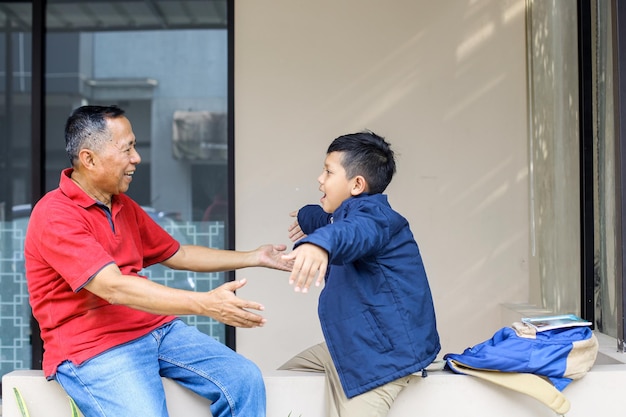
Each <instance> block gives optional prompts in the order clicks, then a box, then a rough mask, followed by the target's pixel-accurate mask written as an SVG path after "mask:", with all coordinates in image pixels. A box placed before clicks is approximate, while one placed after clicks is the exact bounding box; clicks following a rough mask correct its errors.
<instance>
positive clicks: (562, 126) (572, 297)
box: [527, 1, 581, 314]
mask: <svg viewBox="0 0 626 417" xmlns="http://www.w3.org/2000/svg"><path fill="white" fill-rule="evenodd" d="M528 4H529V7H528V10H527V13H528V19H527V22H528V27H527V31H528V33H527V36H528V73H529V95H528V97H529V123H530V126H529V128H530V129H529V131H530V138H529V149H530V152H529V164H530V165H529V168H530V172H529V174H530V175H529V178H530V184H529V185H530V223H531V224H530V228H531V248H530V249H531V258H530V259H531V266H532V268H531V282H533V283H534V284H535V286H536V287H537V288H538V289H537V290H536V291H535V292H534V293H535V294H537V295H536V297H537V299H535V300H531V301H533V302H534V303H536V304H537V305H539V307H541V308H544V309H548V310H551V311H553V312H555V313H575V314H580V276H581V270H580V261H579V260H580V239H581V237H580V181H579V178H580V175H579V132H578V129H579V126H578V113H579V110H578V108H579V102H578V44H577V42H578V41H577V39H578V35H577V10H576V7H577V5H576V2H562V3H561V2H559V3H556V2H543V1H530V2H528Z"/></svg>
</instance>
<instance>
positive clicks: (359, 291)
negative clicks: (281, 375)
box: [280, 131, 440, 417]
mask: <svg viewBox="0 0 626 417" xmlns="http://www.w3.org/2000/svg"><path fill="white" fill-rule="evenodd" d="M395 171H396V166H395V161H394V153H393V151H392V150H391V149H390V146H389V144H388V143H387V142H386V141H385V140H384V139H383V138H381V137H380V136H378V135H376V134H374V133H372V132H370V131H365V132H360V133H355V134H348V135H344V136H340V137H338V138H337V139H335V140H334V141H333V142H332V143H331V145H330V146H329V148H328V151H327V155H326V160H325V163H324V169H323V172H322V174H321V175H320V176H319V178H318V181H319V183H320V191H322V193H324V195H323V196H322V198H321V200H320V202H321V207H320V206H318V205H308V206H305V207H303V208H301V209H300V210H299V211H298V212H297V214H296V213H292V215H294V216H296V215H297V221H296V222H295V223H294V224H293V225H292V226H291V227H290V239H291V240H292V241H294V242H296V243H295V245H294V246H295V248H294V250H293V252H291V253H290V254H288V255H285V256H284V258H285V259H289V260H294V266H293V270H292V273H291V275H290V277H289V282H290V284H295V291H302V292H307V291H308V289H309V287H310V285H311V284H312V282H313V280H315V276H316V275H317V279H316V280H315V281H316V282H315V284H316V285H320V283H321V280H322V278H325V285H324V289H323V290H322V292H321V294H320V298H319V307H318V314H319V318H320V322H321V325H322V331H323V333H324V339H325V343H321V344H319V345H316V346H313V347H311V348H310V349H307V350H305V351H304V352H301V353H300V354H298V355H296V356H295V357H294V358H292V359H291V360H289V361H288V362H287V363H285V364H284V365H283V366H281V367H280V369H290V370H308V371H320V372H325V373H326V381H327V384H326V385H327V392H328V402H329V404H328V406H329V410H328V414H327V415H328V416H331V417H369V416H372V417H374V416H375V417H383V416H386V415H387V413H388V411H389V408H390V406H391V403H392V402H393V401H394V399H395V398H396V396H397V395H398V393H399V392H400V391H401V390H402V389H403V388H404V387H405V386H406V385H407V384H408V383H409V381H410V380H411V379H412V378H416V376H415V375H413V374H414V373H416V372H419V371H422V370H424V369H425V368H426V366H428V365H429V364H430V363H431V362H432V361H433V360H434V359H435V358H436V356H437V354H438V352H439V350H440V343H439V335H438V333H437V328H436V321H435V311H434V306H433V300H432V295H431V292H430V287H429V284H428V280H427V278H426V272H425V270H424V265H423V263H422V259H421V256H420V252H419V249H418V246H417V243H416V242H415V239H414V238H413V234H412V232H411V230H410V228H409V224H408V222H407V220H406V219H405V218H404V217H402V216H401V215H400V214H398V213H397V212H395V211H394V210H393V209H392V208H391V207H390V205H389V203H388V201H387V196H386V195H383V194H382V192H383V191H384V190H385V189H386V188H387V185H388V184H389V183H390V182H391V178H392V177H393V175H394V173H395Z"/></svg>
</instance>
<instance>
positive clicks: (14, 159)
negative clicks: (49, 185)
mask: <svg viewBox="0 0 626 417" xmlns="http://www.w3.org/2000/svg"><path fill="white" fill-rule="evenodd" d="M31 26H32V25H31V6H30V4H17V3H11V4H10V3H5V2H0V28H1V29H0V329H1V331H0V377H1V376H2V375H4V374H6V373H7V372H10V371H12V370H14V369H23V368H30V366H31V346H30V334H31V332H30V307H29V305H28V294H27V291H26V280H25V276H24V256H23V247H24V232H25V230H26V224H27V222H28V214H29V206H28V203H29V202H30V199H31V189H30V183H31V171H30V161H31V139H30V125H31V119H30V114H31V112H30V100H31V79H30V70H31V66H30V60H31Z"/></svg>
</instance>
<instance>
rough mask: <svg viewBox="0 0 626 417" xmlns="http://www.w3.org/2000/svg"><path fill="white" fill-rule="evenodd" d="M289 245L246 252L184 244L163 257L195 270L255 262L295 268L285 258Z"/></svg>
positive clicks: (229, 268) (230, 268)
mask: <svg viewBox="0 0 626 417" xmlns="http://www.w3.org/2000/svg"><path fill="white" fill-rule="evenodd" d="M286 248H287V247H286V246H285V245H263V246H259V247H258V248H257V249H255V250H252V251H247V252H242V251H231V250H221V249H212V248H207V247H204V246H195V245H182V246H181V247H180V249H179V250H178V252H176V253H175V254H174V255H173V256H172V257H171V258H169V259H167V260H165V261H163V265H165V266H167V267H169V268H172V269H179V270H181V269H184V270H188V271H195V272H220V271H233V270H235V269H241V268H248V267H254V266H260V267H266V268H272V269H278V270H281V271H291V267H292V265H293V261H290V260H285V259H283V258H282V255H283V254H284V252H285V249H286Z"/></svg>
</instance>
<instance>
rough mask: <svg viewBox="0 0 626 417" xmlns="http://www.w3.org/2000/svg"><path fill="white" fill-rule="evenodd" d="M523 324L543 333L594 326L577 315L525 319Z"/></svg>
mask: <svg viewBox="0 0 626 417" xmlns="http://www.w3.org/2000/svg"><path fill="white" fill-rule="evenodd" d="M522 323H526V324H529V325H531V326H533V327H534V328H535V329H537V331H538V332H543V331H546V330H552V329H561V328H564V327H576V326H591V325H592V323H591V322H590V321H587V320H585V319H582V318H580V317H578V316H577V315H575V314H560V315H556V316H540V317H525V318H523V319H522Z"/></svg>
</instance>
